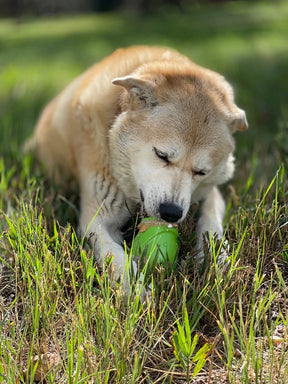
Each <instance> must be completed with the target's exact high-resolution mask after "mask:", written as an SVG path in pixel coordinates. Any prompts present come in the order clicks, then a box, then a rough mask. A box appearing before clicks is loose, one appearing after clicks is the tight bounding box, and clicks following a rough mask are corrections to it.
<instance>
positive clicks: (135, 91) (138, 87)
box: [112, 76, 157, 107]
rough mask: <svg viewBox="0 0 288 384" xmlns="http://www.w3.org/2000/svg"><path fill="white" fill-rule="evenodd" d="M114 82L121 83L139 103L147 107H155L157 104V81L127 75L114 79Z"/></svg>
mask: <svg viewBox="0 0 288 384" xmlns="http://www.w3.org/2000/svg"><path fill="white" fill-rule="evenodd" d="M112 84H115V85H120V86H121V87H124V88H125V89H127V91H128V92H129V94H130V95H131V96H132V98H133V99H135V100H136V101H137V104H138V105H139V104H140V105H142V106H146V107H154V106H155V105H157V100H156V98H155V95H154V86H155V83H154V82H153V81H151V80H147V79H145V80H144V79H140V78H137V77H132V76H125V77H117V78H116V79H114V80H112Z"/></svg>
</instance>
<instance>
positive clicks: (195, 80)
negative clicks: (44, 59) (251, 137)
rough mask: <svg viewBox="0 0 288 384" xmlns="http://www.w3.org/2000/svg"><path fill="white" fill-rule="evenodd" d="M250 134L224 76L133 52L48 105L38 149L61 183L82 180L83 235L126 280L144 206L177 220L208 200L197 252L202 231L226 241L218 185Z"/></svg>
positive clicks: (174, 57)
mask: <svg viewBox="0 0 288 384" xmlns="http://www.w3.org/2000/svg"><path fill="white" fill-rule="evenodd" d="M246 128H247V122H246V117H245V113H244V111H242V110H240V109H239V108H238V107H237V106H236V105H235V103H234V96H233V91H232V88H231V86H230V85H229V84H228V83H227V82H226V81H225V79H224V78H223V77H222V76H220V75H219V74H216V73H215V72H212V71H210V70H207V69H204V68H202V67H200V66H198V65H196V64H194V63H193V62H192V61H190V60H189V59H188V58H187V57H185V56H182V55H181V54H179V53H178V52H176V51H172V50H167V49H165V48H157V47H132V48H127V49H119V50H117V51H116V52H114V53H113V54H112V55H111V56H109V57H107V58H106V59H104V60H103V61H101V62H100V63H98V64H96V65H95V66H93V67H92V68H90V69H88V70H87V71H86V72H84V73H83V74H82V75H81V76H79V77H78V78H76V79H75V80H74V81H73V82H72V83H71V84H70V85H68V86H67V87H66V88H65V89H64V91H63V92H62V93H60V94H59V95H58V96H57V97H56V98H55V99H54V100H52V101H51V102H50V103H49V104H48V105H47V107H46V108H45V109H44V111H43V113H42V115H41V117H40V119H39V121H38V124H37V127H36V131H35V142H36V153H37V156H38V158H39V159H40V160H41V161H43V162H44V163H45V164H46V167H47V170H48V172H49V174H50V175H51V176H53V177H55V178H56V180H58V181H59V182H61V181H62V180H63V179H66V178H67V177H68V176H69V175H72V176H73V177H74V178H75V179H76V180H77V181H78V183H79V185H80V193H81V213H80V229H81V233H82V235H84V234H88V233H93V236H92V240H91V241H92V245H93V247H94V249H95V255H96V257H97V258H98V259H99V260H100V261H103V259H104V258H105V257H106V256H107V254H110V253H111V252H112V253H113V255H114V265H115V274H116V277H118V276H124V275H125V273H124V267H125V254H124V251H123V248H122V246H121V240H122V239H121V231H120V229H121V227H122V225H123V224H124V223H125V221H127V219H128V218H129V216H130V215H131V213H134V212H136V210H137V209H138V207H139V205H140V204H141V202H142V204H143V205H144V208H145V210H146V211H147V213H148V215H154V216H158V217H162V218H163V219H164V220H167V221H174V222H176V221H177V222H179V221H181V220H183V219H184V218H185V216H186V214H187V212H188V209H189V206H190V204H191V203H192V202H197V201H201V200H203V208H202V215H201V217H200V220H199V223H198V236H199V247H201V240H202V234H203V233H204V232H205V231H210V232H211V231H212V233H216V234H218V235H219V236H222V218H223V214H224V208H225V205H224V202H223V199H222V197H221V195H220V193H219V191H218V189H217V188H216V185H218V184H221V183H223V182H225V181H227V180H228V179H229V178H230V177H231V176H232V174H233V170H234V165H233V156H232V152H233V149H234V141H233V138H232V133H233V132H234V131H235V130H237V129H239V130H245V129H246ZM100 206H101V209H100V211H99V213H98V215H97V217H95V213H96V212H97V211H98V209H99V207H100ZM170 219H171V220H170ZM200 253H201V252H200ZM125 284H126V285H129V283H128V279H127V275H126V277H125Z"/></svg>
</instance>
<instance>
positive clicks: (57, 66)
mask: <svg viewBox="0 0 288 384" xmlns="http://www.w3.org/2000/svg"><path fill="white" fill-rule="evenodd" d="M62 3H63V4H64V3H65V4H66V6H64V5H63V7H64V8H63V9H61V6H60V5H61V4H62ZM80 3H81V2H79V4H80ZM1 4H2V5H1ZM9 4H10V5H9ZM23 4H24V5H25V4H26V6H25V7H24V5H23ZM23 4H22V3H21V0H18V2H17V1H16V2H15V3H14V2H12V3H11V2H9V1H6V2H5V1H3V0H2V3H1V2H0V11H1V12H2V15H3V17H2V18H0V116H1V118H0V133H1V136H0V137H1V140H0V156H1V157H4V158H5V164H6V167H8V168H9V167H10V166H12V165H13V164H19V162H20V163H21V161H22V156H23V155H22V154H21V152H20V148H21V145H22V143H23V141H24V140H25V138H27V137H28V136H29V135H30V134H31V133H32V131H33V126H34V124H35V121H36V119H37V116H38V115H39V113H40V111H41V109H42V107H43V106H44V104H45V103H46V102H47V101H48V100H49V99H50V98H51V97H53V96H54V95H55V94H56V93H57V92H59V91H60V90H61V89H62V88H63V87H64V86H65V85H66V84H67V83H68V82H69V81H70V80H72V79H73V77H75V76H76V75H78V74H79V73H81V72H82V71H83V70H85V69H86V68H87V67H89V66H90V65H92V64H93V63H94V62H95V61H97V60H100V59H101V58H103V57H104V56H105V55H108V54H110V53H111V52H112V51H113V50H114V49H116V48H118V47H121V46H129V45H134V44H148V45H164V46H167V47H172V48H175V49H177V50H179V51H180V52H181V53H183V54H186V55H187V56H189V57H190V58H191V59H193V60H194V61H196V62H197V63H198V64H200V65H202V66H205V67H209V68H210V69H213V70H215V71H218V72H220V73H222V74H223V75H224V76H225V77H226V78H227V79H228V80H229V81H230V82H231V83H232V84H233V86H234V88H235V93H236V101H237V104H238V105H239V106H240V107H241V108H243V109H245V110H246V113H247V118H248V122H249V130H248V131H247V132H245V133H237V134H236V141H237V164H236V165H237V168H238V171H237V172H238V173H237V174H238V175H240V176H239V180H238V181H237V180H236V185H237V182H239V183H241V179H242V177H245V175H246V177H247V173H249V172H251V165H252V164H253V166H252V167H253V169H254V171H253V172H255V174H256V176H257V178H256V179H254V180H257V181H259V182H261V180H263V181H264V182H266V181H267V179H269V178H270V177H272V175H273V173H274V172H275V170H276V169H277V168H278V166H279V164H280V163H281V162H285V161H287V153H288V134H287V133H288V3H287V1H273V2H272V1H271V2H261V1H260V2H259V1H249V2H248V1H247V2H241V1H234V2H220V1H214V2H208V1H207V2H206V1H203V2H201V1H198V2H196V1H186V2H185V1H182V2H181V1H170V2H168V1H160V0H158V1H156V2H153V1H150V2H149V1H148V2H144V3H143V2H142V3H141V2H139V1H134V2H133V1H125V0H123V1H122V2H121V3H118V2H117V1H114V2H113V1H112V2H101V1H98V2H97V1H94V2H91V3H89V2H85V1H84V2H82V3H81V4H82V6H80V5H79V4H78V2H77V1H76V0H74V2H73V1H71V7H70V8H69V7H68V6H67V4H68V5H69V4H70V2H68V3H67V2H61V1H60V2H55V1H54V2H53V1H52V2H51V1H50V2H49V1H42V2H40V1H39V2H38V1H36V0H35V1H34V2H32V1H30V2H29V1H27V2H23ZM49 4H50V5H49ZM57 4H58V6H57ZM73 4H74V7H73V6H72V5H73ZM75 4H76V5H77V4H78V5H79V6H78V8H77V6H75ZM143 4H144V5H145V6H143ZM12 5H13V6H12ZM65 7H66V8H65ZM101 7H102V8H101ZM103 7H104V9H103ZM105 7H106V9H105ZM91 10H94V12H91ZM104 10H106V11H107V12H95V11H104ZM72 11H73V12H72ZM79 11H81V12H82V13H79ZM83 12H84V13H83ZM4 16H5V17H4Z"/></svg>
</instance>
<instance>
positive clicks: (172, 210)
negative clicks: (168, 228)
mask: <svg viewBox="0 0 288 384" xmlns="http://www.w3.org/2000/svg"><path fill="white" fill-rule="evenodd" d="M159 213H160V216H161V219H163V220H165V221H168V223H175V222H176V221H178V220H179V219H181V217H182V214H183V209H182V208H181V207H179V206H178V205H175V204H172V203H162V204H160V207H159Z"/></svg>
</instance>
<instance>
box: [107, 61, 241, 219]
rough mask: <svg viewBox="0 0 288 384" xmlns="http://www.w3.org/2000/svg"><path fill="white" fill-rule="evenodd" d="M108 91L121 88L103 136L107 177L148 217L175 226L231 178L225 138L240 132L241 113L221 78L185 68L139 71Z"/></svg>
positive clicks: (155, 65)
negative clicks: (107, 156) (109, 126)
mask: <svg viewBox="0 0 288 384" xmlns="http://www.w3.org/2000/svg"><path fill="white" fill-rule="evenodd" d="M113 83H114V84H116V85H120V86H122V87H124V89H123V92H122V94H121V108H122V113H120V114H119V116H118V117H117V118H116V120H115V123H114V125H113V127H112V129H111V132H110V134H111V137H110V143H111V147H110V150H111V157H112V161H113V172H114V175H115V177H116V179H117V180H118V183H119V184H120V186H121V188H122V189H123V190H124V192H125V193H126V195H127V196H128V197H131V198H137V197H138V198H139V196H140V197H141V200H142V202H143V204H144V208H145V210H146V212H147V213H148V215H151V216H157V217H161V218H162V219H163V220H165V221H168V222H179V221H181V220H182V219H184V218H185V216H186V214H187V212H188V210H189V206H190V204H191V202H196V201H199V200H201V199H202V198H204V197H205V195H206V194H207V193H208V192H209V191H210V189H211V187H212V186H214V185H218V184H221V183H224V182H225V181H227V180H228V179H229V178H230V177H231V176H232V174H233V171H234V164H233V155H232V153H233V150H234V140H233V138H232V133H233V132H234V131H236V130H245V129H246V128H247V121H246V116H245V112H244V111H242V110H241V109H239V108H238V107H237V106H236V105H235V103H234V95H233V90H232V88H231V86H230V85H229V84H228V83H227V82H226V81H225V79H224V78H223V77H222V76H220V75H218V74H216V73H214V72H212V71H209V70H206V69H203V68H201V67H199V66H197V65H195V64H193V63H192V62H191V64H189V65H186V66H183V67H181V68H179V64H176V65H173V63H168V62H167V63H150V64H146V65H145V66H143V67H141V68H140V70H138V71H137V72H136V73H134V74H133V75H131V76H127V77H122V78H117V79H115V80H113Z"/></svg>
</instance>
